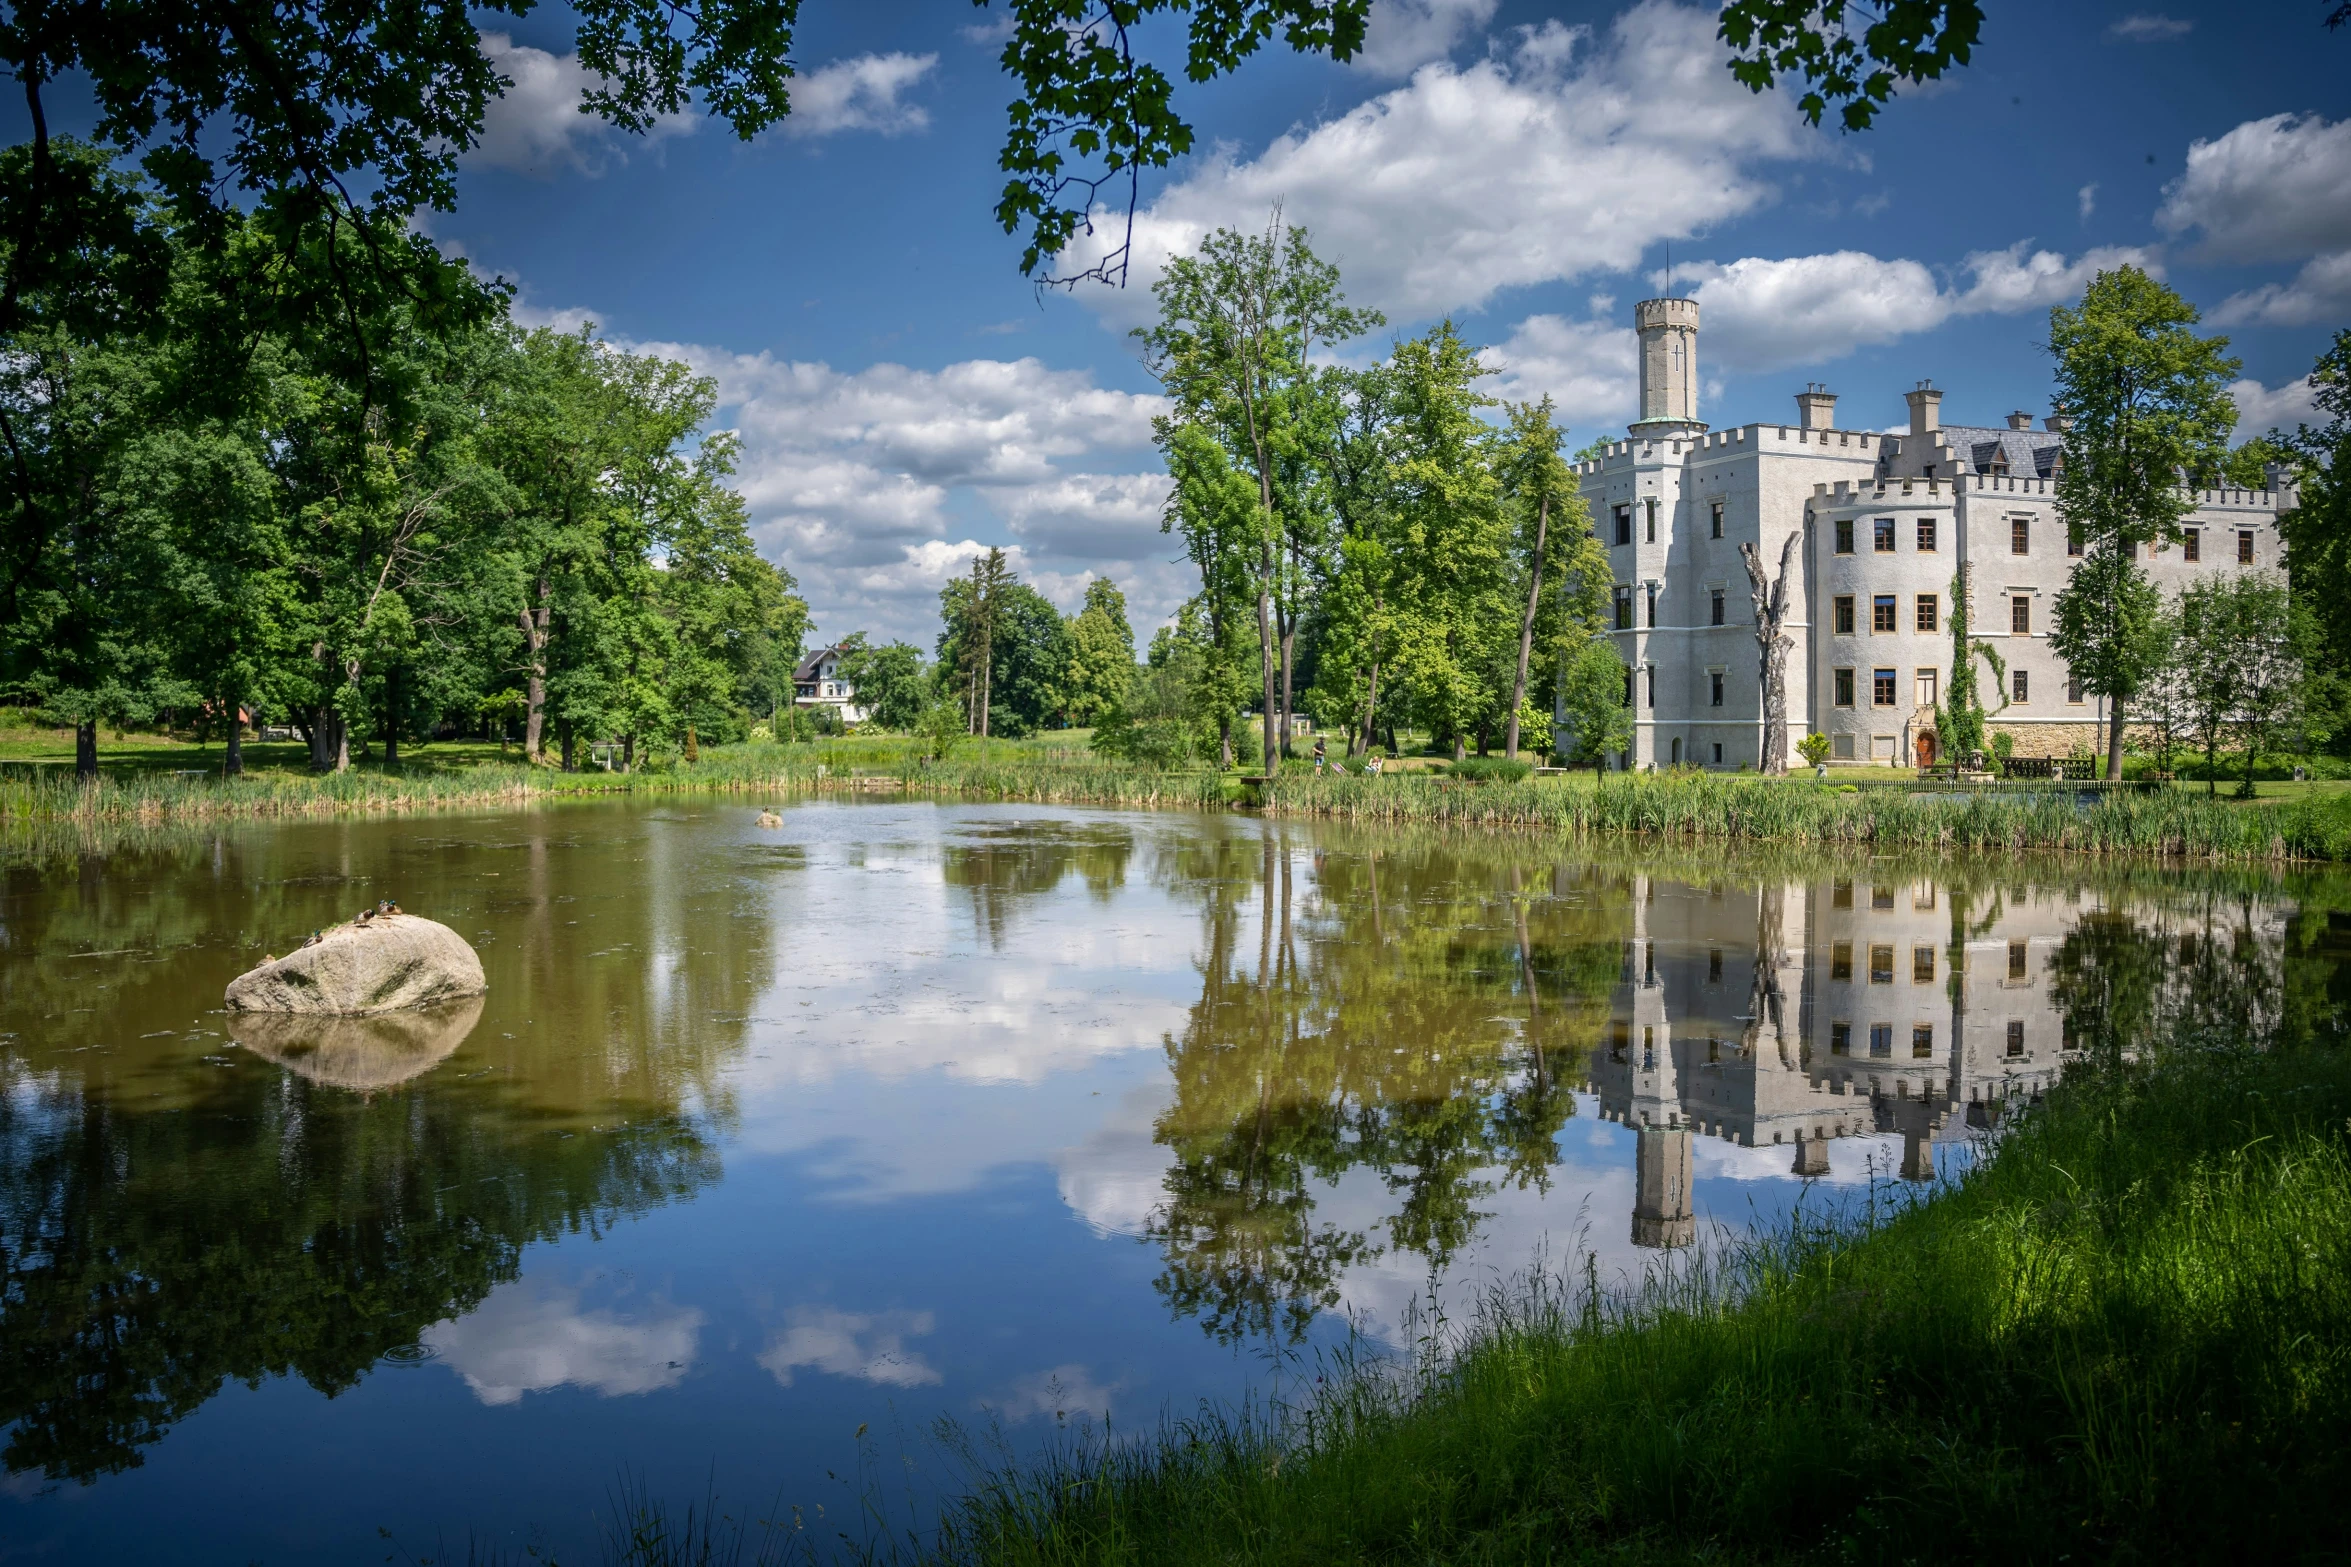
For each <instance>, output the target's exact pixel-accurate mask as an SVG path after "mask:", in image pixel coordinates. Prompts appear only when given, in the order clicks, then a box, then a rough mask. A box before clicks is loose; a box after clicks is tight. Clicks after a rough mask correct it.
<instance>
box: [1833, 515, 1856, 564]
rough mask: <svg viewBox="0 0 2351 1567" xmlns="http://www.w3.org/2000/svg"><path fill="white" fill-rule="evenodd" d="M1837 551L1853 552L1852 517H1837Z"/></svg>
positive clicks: (1844, 553)
mask: <svg viewBox="0 0 2351 1567" xmlns="http://www.w3.org/2000/svg"><path fill="white" fill-rule="evenodd" d="M1837 553H1838V554H1840V555H1850V554H1852V553H1853V519H1852V518H1850V517H1839V518H1838V519H1837Z"/></svg>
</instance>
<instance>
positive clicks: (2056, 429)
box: [2041, 413, 2073, 435]
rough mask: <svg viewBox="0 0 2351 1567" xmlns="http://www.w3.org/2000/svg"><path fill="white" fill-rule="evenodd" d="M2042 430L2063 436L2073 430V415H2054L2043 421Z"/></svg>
mask: <svg viewBox="0 0 2351 1567" xmlns="http://www.w3.org/2000/svg"><path fill="white" fill-rule="evenodd" d="M2041 428H2042V429H2044V430H2047V431H2049V432H2050V433H2051V434H2054V435H2063V434H2064V433H2065V432H2066V431H2068V430H2070V429H2072V428H2073V415H2072V414H2069V413H2053V414H2051V415H2050V416H2049V417H2048V418H2046V419H2044V420H2042V421H2041Z"/></svg>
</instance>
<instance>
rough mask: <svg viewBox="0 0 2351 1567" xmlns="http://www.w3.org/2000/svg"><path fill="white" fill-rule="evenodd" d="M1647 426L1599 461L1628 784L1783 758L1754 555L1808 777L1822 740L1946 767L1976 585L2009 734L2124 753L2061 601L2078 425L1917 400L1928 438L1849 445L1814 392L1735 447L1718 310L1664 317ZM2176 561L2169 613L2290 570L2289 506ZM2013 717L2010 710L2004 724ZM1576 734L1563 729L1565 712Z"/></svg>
mask: <svg viewBox="0 0 2351 1567" xmlns="http://www.w3.org/2000/svg"><path fill="white" fill-rule="evenodd" d="M1634 325H1635V329H1636V330H1637V331H1638V333H1639V335H1640V384H1641V405H1640V412H1641V417H1640V418H1639V419H1637V420H1635V421H1634V422H1633V424H1632V426H1631V428H1630V430H1629V433H1628V439H1626V440H1623V441H1619V442H1616V443H1614V444H1612V445H1611V446H1609V448H1608V449H1607V451H1606V453H1605V454H1604V455H1602V456H1601V457H1599V458H1597V459H1595V460H1592V461H1588V462H1584V463H1582V464H1579V465H1578V468H1577V472H1578V474H1579V475H1580V478H1581V482H1582V485H1583V492H1584V495H1585V498H1586V499H1587V501H1588V502H1589V503H1590V505H1591V507H1592V516H1593V525H1594V527H1595V528H1596V529H1597V530H1598V531H1599V534H1600V537H1601V540H1602V542H1603V543H1604V544H1606V545H1607V546H1608V552H1609V559H1610V560H1611V562H1612V563H1613V568H1614V569H1613V575H1614V579H1615V580H1614V618H1615V630H1614V633H1613V635H1614V637H1615V640H1616V644H1617V650H1618V652H1619V654H1620V655H1621V657H1622V658H1623V660H1624V664H1625V671H1626V692H1627V699H1628V701H1629V702H1630V703H1631V705H1632V706H1633V709H1634V729H1633V743H1632V745H1631V747H1630V748H1629V749H1628V750H1626V751H1624V752H1621V753H1620V754H1619V755H1618V757H1617V758H1616V762H1617V765H1618V766H1619V767H1623V768H1647V767H1653V766H1671V765H1674V764H1695V765H1698V766H1701V767H1709V768H1714V767H1721V768H1736V767H1741V766H1748V767H1752V766H1755V765H1756V763H1757V761H1758V758H1759V756H1760V752H1761V744H1762V712H1763V709H1762V697H1761V688H1760V681H1759V678H1758V668H1759V663H1758V660H1759V654H1758V650H1757V646H1756V641H1755V623H1756V615H1755V609H1754V601H1753V598H1752V596H1751V592H1750V587H1749V579H1748V574H1747V569H1746V566H1745V564H1744V563H1743V561H1742V560H1741V558H1740V554H1739V546H1740V545H1741V544H1742V543H1744V544H1750V545H1753V546H1754V548H1755V550H1756V553H1757V556H1758V558H1759V559H1760V561H1761V562H1762V564H1763V567H1764V569H1765V571H1766V572H1767V573H1770V574H1771V575H1772V576H1773V577H1775V578H1776V577H1777V575H1778V573H1779V570H1780V562H1781V558H1782V550H1783V548H1784V547H1785V546H1786V545H1787V542H1788V540H1789V539H1790V537H1791V536H1792V535H1793V536H1795V538H1796V539H1797V543H1796V546H1795V548H1794V549H1793V550H1790V551H1789V552H1788V554H1787V569H1788V573H1789V578H1790V580H1789V584H1788V599H1787V602H1788V611H1787V615H1786V619H1785V621H1784V623H1783V629H1784V630H1785V631H1786V633H1787V634H1788V635H1789V636H1791V637H1792V638H1793V640H1794V648H1793V650H1792V651H1791V652H1790V654H1789V657H1788V666H1787V740H1788V749H1789V755H1788V758H1787V760H1788V761H1789V762H1791V763H1794V762H1795V761H1796V756H1795V747H1796V745H1797V743H1798V742H1799V741H1800V740H1802V739H1803V737H1804V736H1805V735H1806V734H1807V733H1820V734H1824V735H1826V736H1828V738H1829V745H1830V756H1831V758H1832V759H1833V760H1836V761H1842V762H1856V763H1865V762H1874V763H1877V764H1879V765H1881V766H1909V765H1924V764H1926V763H1929V762H1932V761H1935V760H1936V759H1937V758H1936V756H1935V744H1936V741H1935V734H1934V710H1935V707H1936V704H1937V703H1938V702H1939V701H1940V700H1941V699H1942V696H1943V694H1944V692H1945V690H1946V689H1947V687H1948V685H1949V682H1950V678H1951V668H1950V666H1951V650H1952V644H1951V626H1950V615H1951V609H1952V599H1953V589H1954V585H1955V584H1956V583H1957V582H1959V581H1960V580H1962V578H1963V575H1964V577H1965V579H1966V580H1969V581H1971V582H1972V584H1973V585H1972V587H1971V589H1970V605H1971V611H1972V623H1971V625H1970V628H1969V630H1970V634H1971V636H1972V637H1974V638H1979V639H1982V640H1985V641H1988V642H1989V643H1991V645H1992V646H1993V647H1994V648H1996V649H1997V650H1998V651H1999V654H2000V656H2001V658H2002V660H2003V661H2004V663H2005V665H2006V677H2005V681H2004V687H2005V688H2004V689H2002V690H2000V691H1992V690H1990V689H1988V687H1989V685H1990V683H1991V678H1990V677H1991V672H1990V670H1989V669H1988V668H1986V667H1984V665H1983V664H1982V663H1981V662H1980V661H1979V663H1978V674H1979V679H1980V680H1981V681H1982V683H1983V686H1984V687H1985V689H1983V690H1982V697H1983V702H1984V706H1985V707H1986V709H1987V710H1989V711H1990V713H1991V718H1990V728H1991V731H1992V732H1993V733H1994V734H2000V733H2006V734H2008V735H2009V736H2010V737H2011V739H2012V741H2013V744H2014V747H2015V754H2016V755H2018V756H2023V757H2045V756H2066V755H2072V754H2076V753H2095V752H2097V751H2099V750H2101V749H2102V746H2101V744H2100V741H2099V735H2098V730H2097V725H2098V723H2099V721H2100V720H2101V719H2102V717H2103V712H2102V704H2101V702H2100V700H2099V699H2098V698H2097V697H2096V696H2094V695H2091V694H2090V693H2087V692H2085V691H2084V690H2083V689H2082V686H2081V682H2079V681H2078V680H2075V679H2073V678H2072V676H2071V674H2070V672H2069V671H2068V670H2067V668H2066V666H2065V664H2064V662H2063V661H2062V660H2061V659H2059V658H2058V657H2057V655H2056V654H2055V653H2054V652H2053V651H2052V650H2051V649H2050V647H2049V645H2048V636H2049V632H2050V630H2051V627H2052V623H2053V621H2054V618H2055V602H2056V597H2057V593H2058V590H2059V589H2060V588H2062V587H2063V586H2064V585H2065V581H2066V578H2067V576H2068V574H2069V573H2070V572H2071V570H2072V568H2073V565H2074V562H2075V561H2076V560H2078V559H2079V558H2080V551H2081V545H2080V541H2079V540H2078V539H2076V538H2071V537H2069V536H2068V533H2067V530H2066V526H2065V523H2064V520H2063V519H2062V518H2061V517H2060V516H2059V515H2058V513H2057V503H2056V495H2055V490H2056V476H2057V471H2058V468H2059V466H2060V464H2061V462H2062V457H2063V442H2064V431H2065V427H2066V421H2065V419H2064V417H2063V415H2061V414H2051V415H2049V416H2048V417H2047V418H2045V419H2043V420H2041V421H2040V428H2038V429H2036V428H2034V419H2033V417H2032V416H2031V415H2030V414H2027V413H2022V412H2019V413H2013V414H2010V415H2008V417H2007V420H2006V423H2005V425H2004V426H2003V427H1998V428H1994V427H1988V426H1977V425H1946V424H1944V423H1943V422H1942V401H1943V394H1942V393H1941V392H1939V391H1936V390H1935V389H1934V387H1933V386H1932V385H1931V384H1929V383H1927V382H1923V381H1922V382H1921V383H1919V386H1918V389H1917V390H1916V391H1913V392H1911V393H1909V394H1908V401H1909V404H1910V425H1909V430H1908V432H1907V433H1905V434H1900V435H1889V434H1880V433H1878V432H1876V431H1872V430H1856V429H1844V428H1840V427H1839V426H1838V425H1837V422H1836V408H1837V399H1836V396H1835V394H1833V393H1831V392H1829V391H1828V390H1827V389H1826V388H1824V387H1821V386H1818V385H1813V386H1808V387H1807V388H1806V389H1805V390H1804V391H1802V392H1800V393H1798V394H1797V395H1796V410H1797V416H1796V420H1795V422H1794V423H1792V424H1763V423H1757V424H1746V425H1740V426H1738V427H1736V428H1734V429H1727V430H1713V429H1710V428H1709V427H1708V426H1707V425H1706V424H1705V423H1703V422H1701V421H1700V420H1699V418H1698V302H1697V301H1696V300H1691V299H1648V300H1643V301H1641V303H1640V304H1638V305H1636V306H1635V307H1634ZM2193 499H2194V502H2195V505H2194V510H2193V511H2192V512H2191V514H2190V515H2189V516H2188V517H2187V518H2186V519H2184V521H2183V523H2182V528H2183V535H2182V539H2181V542H2180V543H2179V544H2178V545H2177V546H2166V547H2163V548H2160V549H2158V550H2156V551H2155V552H2154V553H2153V554H2152V555H2151V556H2149V557H2148V558H2147V559H2146V561H2145V565H2146V566H2147V570H2148V574H2149V576H2150V577H2151V578H2152V579H2153V581H2154V582H2155V584H2156V586H2157V587H2158V588H2159V589H2161V590H2162V591H2163V592H2164V593H2165V594H2166V595H2167V596H2168V595H2169V594H2171V593H2174V592H2176V591H2177V590H2178V589H2179V588H2180V587H2181V586H2182V585H2183V584H2185V583H2187V582H2189V581H2191V580H2193V579H2194V578H2195V577H2196V575H2197V574H2198V573H2200V572H2209V571H2221V570H2228V571H2233V570H2241V569H2246V568H2252V569H2272V570H2274V569H2278V568H2280V567H2281V566H2282V564H2283V561H2282V556H2281V552H2280V542H2279V537H2278V531H2277V517H2278V513H2279V512H2280V511H2281V510H2286V509H2290V508H2291V506H2292V505H2293V501H2294V498H2293V496H2292V494H2291V492H2290V491H2286V492H2281V491H2279V490H2274V489H2272V490H2238V489H2217V490H2199V491H2196V492H2195V494H2194V497H2193ZM2003 704H2005V705H2003ZM1555 722H1556V723H1557V725H1558V727H1560V728H1562V729H1564V728H1565V721H1564V717H1563V716H1562V717H1556V718H1555Z"/></svg>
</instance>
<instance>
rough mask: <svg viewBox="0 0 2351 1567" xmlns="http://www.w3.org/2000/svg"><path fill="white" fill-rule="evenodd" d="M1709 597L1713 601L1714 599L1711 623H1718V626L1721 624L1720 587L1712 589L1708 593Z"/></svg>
mask: <svg viewBox="0 0 2351 1567" xmlns="http://www.w3.org/2000/svg"><path fill="white" fill-rule="evenodd" d="M1709 597H1710V598H1712V599H1713V601H1714V604H1713V613H1714V621H1713V624H1715V625H1718V626H1719V625H1721V624H1722V589H1720V588H1716V589H1715V590H1714V591H1713V593H1712V594H1710V595H1709Z"/></svg>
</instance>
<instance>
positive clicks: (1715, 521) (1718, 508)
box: [1706, 501, 1722, 539]
mask: <svg viewBox="0 0 2351 1567" xmlns="http://www.w3.org/2000/svg"><path fill="white" fill-rule="evenodd" d="M1706 515H1707V520H1708V523H1709V525H1710V526H1711V527H1712V529H1713V533H1712V537H1714V538H1718V539H1719V538H1721V537H1722V502H1720V501H1716V502H1715V503H1714V504H1713V505H1711V506H1709V507H1708V508H1706Z"/></svg>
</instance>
